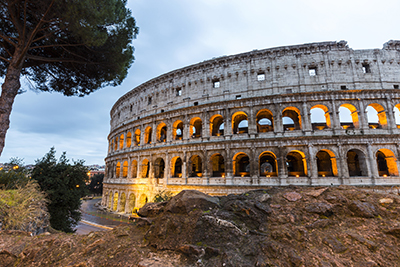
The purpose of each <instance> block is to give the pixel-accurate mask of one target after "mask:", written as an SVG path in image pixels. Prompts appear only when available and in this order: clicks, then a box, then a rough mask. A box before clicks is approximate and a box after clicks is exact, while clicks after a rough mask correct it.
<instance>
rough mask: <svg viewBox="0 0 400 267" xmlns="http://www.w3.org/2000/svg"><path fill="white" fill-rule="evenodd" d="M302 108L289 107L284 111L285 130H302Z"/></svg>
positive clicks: (283, 122)
mask: <svg viewBox="0 0 400 267" xmlns="http://www.w3.org/2000/svg"><path fill="white" fill-rule="evenodd" d="M300 114H301V113H300V110H299V109H298V108H296V107H287V108H285V109H284V110H283V111H282V124H283V129H284V131H293V130H301V115H300Z"/></svg>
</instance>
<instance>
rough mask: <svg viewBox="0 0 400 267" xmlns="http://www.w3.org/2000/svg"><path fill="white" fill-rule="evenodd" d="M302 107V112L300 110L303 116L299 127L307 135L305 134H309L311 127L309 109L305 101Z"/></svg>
mask: <svg viewBox="0 0 400 267" xmlns="http://www.w3.org/2000/svg"><path fill="white" fill-rule="evenodd" d="M302 108H303V112H302V113H303V116H302V127H301V129H302V130H303V132H304V133H305V134H306V135H307V134H310V132H311V129H312V127H311V120H310V116H311V113H310V112H309V109H308V108H307V103H306V102H303V105H302Z"/></svg>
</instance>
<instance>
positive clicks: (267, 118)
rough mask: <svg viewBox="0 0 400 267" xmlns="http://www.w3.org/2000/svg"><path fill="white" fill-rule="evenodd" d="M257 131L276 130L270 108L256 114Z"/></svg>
mask: <svg viewBox="0 0 400 267" xmlns="http://www.w3.org/2000/svg"><path fill="white" fill-rule="evenodd" d="M256 122H257V132H258V133H265V132H271V131H273V130H274V117H273V115H272V112H271V111H270V110H268V109H262V110H260V111H258V112H257V115H256Z"/></svg>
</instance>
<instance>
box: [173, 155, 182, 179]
mask: <svg viewBox="0 0 400 267" xmlns="http://www.w3.org/2000/svg"><path fill="white" fill-rule="evenodd" d="M182 169H183V162H182V159H181V158H180V157H174V158H172V160H171V176H172V177H179V178H181V177H182Z"/></svg>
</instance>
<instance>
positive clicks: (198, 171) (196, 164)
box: [189, 155, 203, 177]
mask: <svg viewBox="0 0 400 267" xmlns="http://www.w3.org/2000/svg"><path fill="white" fill-rule="evenodd" d="M189 164H190V166H191V167H190V169H189V171H190V174H189V176H190V177H202V174H203V171H202V170H203V166H202V165H203V164H202V160H201V158H200V157H199V156H198V155H194V156H192V157H191V158H190V161H189Z"/></svg>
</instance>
